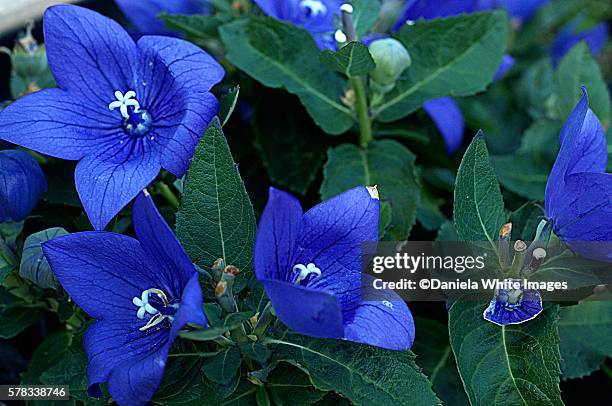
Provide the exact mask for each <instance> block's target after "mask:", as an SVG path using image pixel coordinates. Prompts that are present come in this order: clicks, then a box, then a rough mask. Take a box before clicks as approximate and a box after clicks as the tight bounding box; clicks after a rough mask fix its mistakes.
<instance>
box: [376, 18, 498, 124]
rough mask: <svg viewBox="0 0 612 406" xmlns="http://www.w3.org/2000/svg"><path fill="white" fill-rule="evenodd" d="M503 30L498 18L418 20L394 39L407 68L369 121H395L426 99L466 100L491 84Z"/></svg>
mask: <svg viewBox="0 0 612 406" xmlns="http://www.w3.org/2000/svg"><path fill="white" fill-rule="evenodd" d="M507 26H508V24H507V19H506V15H505V13H503V12H493V13H478V14H470V15H461V16H457V17H450V18H445V19H436V20H430V21H425V20H419V21H418V22H417V23H416V24H414V25H412V26H408V25H406V26H404V27H403V28H402V30H401V31H400V32H399V34H398V36H397V38H398V39H399V40H400V41H401V42H402V43H403V44H404V46H405V47H406V49H407V50H408V52H410V56H411V58H412V65H411V66H410V68H409V69H408V70H407V71H406V73H405V74H404V75H403V77H402V78H401V79H400V80H399V81H398V82H397V85H396V87H395V89H394V90H393V91H392V92H390V93H389V94H388V96H387V97H385V99H384V100H383V101H382V102H381V103H380V104H378V105H377V106H374V109H373V115H374V118H376V119H377V120H380V121H383V122H390V121H395V120H398V119H400V118H402V117H405V116H407V115H408V114H410V113H412V112H413V111H415V110H417V109H418V108H419V107H420V106H421V105H422V104H423V103H424V102H426V101H427V100H429V99H433V98H436V97H442V96H448V95H451V96H466V95H471V94H474V93H476V92H479V91H481V90H484V89H485V87H486V85H487V84H489V83H490V82H491V80H492V79H493V75H494V74H495V72H496V71H497V68H498V67H499V64H500V63H501V60H502V56H503V54H504V51H505V48H506V38H507V35H508V27H507Z"/></svg>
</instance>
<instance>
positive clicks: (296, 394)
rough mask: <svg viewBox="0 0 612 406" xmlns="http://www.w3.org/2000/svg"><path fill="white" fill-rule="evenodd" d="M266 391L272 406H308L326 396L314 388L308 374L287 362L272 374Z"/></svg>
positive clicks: (282, 363)
mask: <svg viewBox="0 0 612 406" xmlns="http://www.w3.org/2000/svg"><path fill="white" fill-rule="evenodd" d="M266 389H267V390H268V393H269V394H270V400H271V401H272V404H273V405H278V406H293V405H295V406H308V405H311V404H312V403H314V402H316V401H318V400H320V399H321V398H323V396H325V392H321V391H319V390H316V389H315V388H314V387H313V386H312V384H311V383H310V380H309V379H308V375H307V374H305V373H304V372H303V371H300V370H299V369H298V368H296V367H294V366H291V365H289V364H287V363H285V362H281V363H279V364H278V366H277V367H276V368H274V370H273V371H272V372H271V373H270V375H269V376H268V379H267V381H266Z"/></svg>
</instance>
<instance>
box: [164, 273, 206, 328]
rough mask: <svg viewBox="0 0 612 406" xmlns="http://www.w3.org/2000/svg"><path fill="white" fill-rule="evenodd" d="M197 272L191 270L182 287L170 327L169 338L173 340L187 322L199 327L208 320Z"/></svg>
mask: <svg viewBox="0 0 612 406" xmlns="http://www.w3.org/2000/svg"><path fill="white" fill-rule="evenodd" d="M198 277H199V275H198V273H197V272H195V271H194V272H193V274H192V275H191V277H190V278H189V280H188V281H187V284H186V285H185V286H184V287H183V294H182V295H181V304H180V307H179V309H178V311H177V312H176V314H175V315H174V320H173V322H172V329H171V330H170V340H174V339H175V338H176V337H177V336H178V334H179V331H180V330H181V329H182V328H183V327H185V325H186V324H188V323H193V324H197V325H199V326H201V327H208V320H207V319H206V315H204V310H203V307H202V306H203V303H202V302H203V299H202V288H201V287H200V282H199V279H198Z"/></svg>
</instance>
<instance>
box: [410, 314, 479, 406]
mask: <svg viewBox="0 0 612 406" xmlns="http://www.w3.org/2000/svg"><path fill="white" fill-rule="evenodd" d="M415 329H416V331H418V334H417V336H416V341H415V342H414V345H413V347H412V350H414V352H415V353H416V354H417V359H418V361H419V365H420V366H421V367H423V372H424V373H425V375H427V376H428V377H429V380H430V381H431V383H432V386H433V389H434V391H435V392H436V394H437V395H438V397H439V398H440V399H441V400H442V401H443V402H444V403H445V404H448V405H453V406H462V405H469V401H468V398H467V396H466V394H465V392H464V391H463V384H462V383H461V378H460V377H459V371H457V364H456V363H455V356H454V355H453V350H452V348H451V345H450V342H449V339H448V327H447V326H446V325H444V324H442V323H440V322H438V321H435V320H429V319H424V318H420V317H417V318H416V319H415Z"/></svg>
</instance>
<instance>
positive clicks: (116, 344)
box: [83, 317, 169, 405]
mask: <svg viewBox="0 0 612 406" xmlns="http://www.w3.org/2000/svg"><path fill="white" fill-rule="evenodd" d="M135 326H136V323H135V321H134V320H133V319H132V318H129V317H127V318H122V317H115V318H114V319H112V320H110V319H109V320H101V321H96V322H95V323H94V324H92V325H91V326H90V327H89V328H88V329H87V331H86V332H85V335H84V336H83V348H84V349H85V352H86V353H87V358H88V365H87V378H88V380H89V393H90V395H91V396H94V397H101V396H102V392H101V391H100V389H99V384H101V383H103V382H108V381H109V380H111V379H112V383H110V385H109V389H110V394H111V396H112V398H113V399H114V400H115V401H117V402H119V404H130V405H131V404H133V402H135V401H137V400H138V401H139V402H146V401H148V400H149V399H150V398H151V397H152V396H153V393H155V390H156V389H157V387H158V386H159V381H160V379H157V378H158V377H157V376H155V377H154V380H153V381H152V382H151V381H150V380H149V379H147V380H146V381H142V379H141V380H139V381H133V382H132V383H131V384H132V385H134V386H135V387H136V388H139V389H138V390H133V389H130V387H129V386H128V387H127V388H125V387H124V386H127V383H126V382H122V381H121V379H122V377H121V376H120V374H118V373H113V374H111V372H112V371H113V370H114V369H116V368H124V369H133V368H134V367H135V364H137V363H138V362H139V361H140V360H142V359H144V358H148V357H153V358H156V359H158V360H159V361H160V362H165V358H166V354H167V352H168V349H167V348H166V347H168V339H169V332H168V329H157V330H155V329H152V330H151V331H148V332H147V333H146V334H145V333H143V332H142V331H139V330H138V329H137V328H136V327H135ZM154 369H155V372H156V374H158V375H159V378H161V375H162V374H163V366H161V369H160V366H154ZM111 376H112V377H113V378H111ZM140 389H142V393H137V392H139V391H140ZM126 392H127V393H126Z"/></svg>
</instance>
